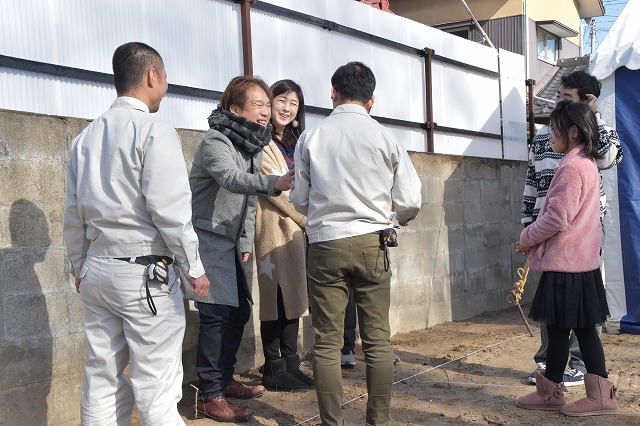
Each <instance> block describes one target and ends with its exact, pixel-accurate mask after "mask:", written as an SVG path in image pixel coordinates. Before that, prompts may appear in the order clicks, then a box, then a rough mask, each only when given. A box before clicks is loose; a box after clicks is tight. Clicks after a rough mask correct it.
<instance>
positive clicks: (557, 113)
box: [549, 100, 602, 159]
mask: <svg viewBox="0 0 640 426" xmlns="http://www.w3.org/2000/svg"><path fill="white" fill-rule="evenodd" d="M549 126H550V127H551V129H552V131H553V132H554V133H555V134H556V135H558V137H559V138H560V139H562V141H563V142H565V143H566V142H567V141H568V140H569V129H570V128H571V126H576V128H577V129H578V133H579V134H580V142H581V143H584V144H585V145H586V148H585V150H584V153H585V155H586V156H588V157H591V158H594V159H597V158H601V157H602V155H601V154H599V153H598V143H599V142H600V133H599V131H598V121H597V119H596V115H595V114H594V112H593V111H592V110H591V108H590V107H589V106H588V105H585V104H583V103H582V102H573V101H570V100H564V101H560V102H558V105H556V108H555V109H554V110H553V111H552V112H551V115H550V116H549Z"/></svg>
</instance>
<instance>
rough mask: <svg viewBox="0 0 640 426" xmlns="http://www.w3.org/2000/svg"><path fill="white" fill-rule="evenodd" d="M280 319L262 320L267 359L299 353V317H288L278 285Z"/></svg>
mask: <svg viewBox="0 0 640 426" xmlns="http://www.w3.org/2000/svg"><path fill="white" fill-rule="evenodd" d="M277 303H278V319H277V320H275V321H261V322H260V336H261V337H262V350H263V352H264V359H265V361H275V360H277V359H280V358H282V357H285V356H288V355H295V354H297V353H298V327H299V324H300V320H299V318H295V319H290V320H288V319H287V316H286V314H285V312H284V301H283V300H282V291H281V290H280V286H278V302H277Z"/></svg>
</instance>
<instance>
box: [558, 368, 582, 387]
mask: <svg viewBox="0 0 640 426" xmlns="http://www.w3.org/2000/svg"><path fill="white" fill-rule="evenodd" d="M562 382H563V383H564V385H565V386H578V385H583V384H584V373H583V372H582V371H580V370H576V369H575V368H571V367H567V369H566V370H564V373H563V374H562Z"/></svg>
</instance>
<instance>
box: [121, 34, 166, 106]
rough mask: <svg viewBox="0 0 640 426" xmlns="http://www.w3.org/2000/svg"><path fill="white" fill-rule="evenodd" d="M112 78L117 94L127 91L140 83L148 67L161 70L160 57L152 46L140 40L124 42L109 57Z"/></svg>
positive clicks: (162, 65)
mask: <svg viewBox="0 0 640 426" xmlns="http://www.w3.org/2000/svg"><path fill="white" fill-rule="evenodd" d="M111 65H112V66H113V80H114V84H115V86H116V92H118V95H122V94H124V93H127V92H129V91H131V90H133V89H135V88H136V87H138V84H140V81H141V80H142V78H143V77H144V75H145V73H146V72H147V70H148V69H149V68H152V67H155V68H156V71H161V70H162V68H163V67H164V64H163V63H162V58H161V57H160V54H159V53H158V51H156V50H155V49H154V48H153V47H151V46H149V45H146V44H144V43H140V42H131V43H125V44H123V45H122V46H120V47H118V48H117V49H116V50H115V52H113V58H112V59H111Z"/></svg>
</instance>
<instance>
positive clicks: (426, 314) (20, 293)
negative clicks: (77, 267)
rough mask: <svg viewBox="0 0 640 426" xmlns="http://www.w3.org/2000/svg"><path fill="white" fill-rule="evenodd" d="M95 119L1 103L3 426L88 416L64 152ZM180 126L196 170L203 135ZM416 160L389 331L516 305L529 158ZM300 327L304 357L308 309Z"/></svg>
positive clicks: (188, 349)
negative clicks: (517, 246) (419, 195)
mask: <svg viewBox="0 0 640 426" xmlns="http://www.w3.org/2000/svg"><path fill="white" fill-rule="evenodd" d="M87 124H88V121H86V120H80V119H73V118H64V117H51V116H43V115H37V114H27V113H20V112H14V111H6V110H0V413H2V415H0V426H4V425H7V426H15V425H23V424H24V425H45V424H48V425H76V424H79V423H80V421H79V405H80V385H81V381H82V370H83V364H84V357H85V354H86V349H85V336H84V332H83V327H82V317H83V313H84V308H83V305H82V302H81V300H80V297H79V295H77V294H76V293H75V289H74V287H73V281H72V279H71V278H70V277H69V276H68V274H67V273H66V267H67V254H66V248H65V247H64V245H63V242H62V222H63V212H64V206H65V187H64V167H65V164H66V161H67V158H68V149H69V146H70V144H71V141H72V140H73V138H74V137H75V136H76V135H77V134H78V133H80V131H81V130H82V129H83V128H84V127H85V126H86V125H87ZM179 135H180V137H181V140H182V144H183V150H184V154H185V159H186V162H187V166H188V167H189V166H190V164H191V160H192V158H193V155H194V153H195V151H196V149H197V147H198V145H199V143H200V138H201V137H202V133H201V132H195V131H189V130H179ZM411 158H412V161H413V162H414V165H415V166H416V169H417V170H418V173H419V175H420V178H421V180H422V183H423V206H422V212H421V213H420V215H419V216H418V218H417V219H416V221H414V222H412V223H411V226H409V227H407V228H403V229H402V230H400V232H399V237H400V246H399V247H397V248H394V249H392V250H391V262H392V268H393V274H394V275H393V281H392V295H391V296H392V307H391V312H390V316H391V330H392V333H396V332H406V331H411V330H415V329H422V328H425V327H429V326H432V325H435V324H438V323H441V322H444V321H450V320H461V319H466V318H469V317H471V316H473V315H475V314H477V313H481V312H484V311H490V310H496V309H501V308H505V307H508V306H509V305H508V304H507V302H506V296H507V294H508V293H509V291H510V290H511V288H512V286H513V283H514V282H515V280H516V278H517V277H516V272H515V270H516V268H517V267H518V266H522V264H523V263H524V258H521V257H519V256H516V255H515V253H514V248H513V247H514V242H515V241H516V238H517V235H518V233H519V231H520V229H521V227H520V225H519V215H520V205H521V204H520V203H521V194H522V188H523V184H524V176H525V173H526V163H524V162H514V161H502V160H491V159H481V158H466V157H455V156H446V155H434V154H421V153H413V154H411ZM255 270H256V268H255V267H254V277H255ZM534 282H535V281H533V280H530V284H531V283H534ZM534 287H535V286H534V285H530V287H529V288H530V289H531V292H529V294H532V291H533V289H534ZM254 292H255V294H257V292H258V289H257V284H256V280H255V279H254ZM528 297H530V296H528ZM257 309H258V306H255V307H254V311H255V312H256V315H254V316H253V319H252V321H250V322H249V324H248V325H247V328H246V332H245V336H244V340H243V344H242V346H241V349H240V354H239V362H238V371H241V372H242V371H247V370H248V369H250V368H253V367H255V366H257V365H260V364H261V362H262V360H263V358H262V353H261V352H262V349H261V347H262V346H261V341H260V332H259V331H260V326H259V320H258V318H257ZM300 329H301V333H300V335H301V339H300V343H299V345H300V348H301V351H302V353H303V354H307V353H309V351H310V350H311V347H312V344H313V333H312V331H311V326H310V318H309V317H305V318H304V320H303V321H301V326H300ZM197 330H198V315H197V311H196V310H195V308H194V306H193V305H189V304H187V333H186V336H185V341H184V345H183V347H184V353H183V355H184V367H185V381H193V380H194V379H195V347H196V341H197Z"/></svg>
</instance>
